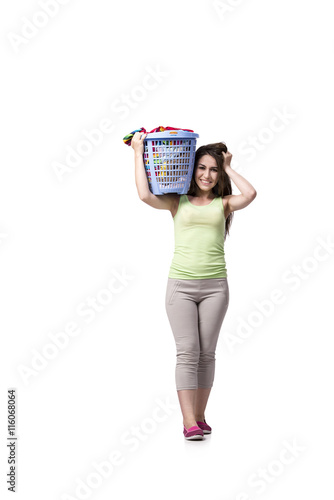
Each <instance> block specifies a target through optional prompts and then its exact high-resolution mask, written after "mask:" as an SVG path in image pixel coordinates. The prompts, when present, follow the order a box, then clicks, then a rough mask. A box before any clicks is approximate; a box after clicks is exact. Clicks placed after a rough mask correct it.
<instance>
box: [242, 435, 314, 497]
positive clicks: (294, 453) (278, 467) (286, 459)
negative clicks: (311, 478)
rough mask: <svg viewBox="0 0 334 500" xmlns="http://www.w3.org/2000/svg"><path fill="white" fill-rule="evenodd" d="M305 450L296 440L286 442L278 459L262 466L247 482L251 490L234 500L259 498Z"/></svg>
mask: <svg viewBox="0 0 334 500" xmlns="http://www.w3.org/2000/svg"><path fill="white" fill-rule="evenodd" d="M305 450H307V447H306V446H305V445H300V444H298V443H297V440H296V438H293V439H292V440H289V441H288V440H284V441H283V448H282V449H281V450H280V452H279V455H278V457H276V458H275V459H274V460H271V461H270V462H269V463H268V464H267V465H265V466H260V467H259V468H258V469H257V471H256V472H253V473H252V474H250V475H249V476H248V478H247V481H246V482H247V486H248V487H249V488H250V489H251V490H249V491H241V492H240V493H238V494H237V495H236V496H235V497H234V498H233V500H252V499H253V498H255V496H254V495H256V497H257V496H259V495H261V494H262V493H264V492H265V491H266V489H267V488H268V486H269V485H271V484H273V483H274V482H275V481H277V478H278V477H280V476H281V475H282V474H283V473H284V472H285V470H286V468H287V467H288V466H289V465H291V464H293V463H294V462H295V461H296V460H297V459H298V458H299V457H300V455H301V454H302V453H304V452H305ZM253 493H254V495H253Z"/></svg>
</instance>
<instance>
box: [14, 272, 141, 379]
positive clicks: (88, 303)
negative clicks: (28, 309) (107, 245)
mask: <svg viewBox="0 0 334 500" xmlns="http://www.w3.org/2000/svg"><path fill="white" fill-rule="evenodd" d="M111 273H112V275H113V277H112V278H111V279H110V280H109V281H108V283H107V285H106V287H104V288H101V289H100V290H99V291H98V292H97V293H96V294H95V295H93V296H91V295H90V296H88V297H87V298H86V299H85V300H84V301H81V302H80V303H79V304H78V305H77V306H76V308H75V312H76V314H77V316H78V317H79V318H82V320H81V319H79V320H77V318H74V319H72V320H70V321H67V322H66V324H65V325H64V327H63V328H62V329H61V330H58V331H56V332H52V331H51V332H48V334H47V336H48V342H47V343H44V344H43V345H42V346H41V347H39V349H36V348H35V347H34V348H32V349H31V358H30V361H29V362H28V363H25V364H23V363H20V364H19V365H17V371H18V373H19V375H20V377H21V380H22V381H23V383H24V385H25V386H27V385H29V384H30V383H31V381H32V380H35V379H36V377H37V376H38V375H39V374H40V373H41V372H44V371H45V369H46V368H47V367H48V366H49V365H50V363H51V362H54V361H55V360H56V359H58V357H59V355H60V354H61V352H63V351H64V349H66V348H67V347H68V346H69V345H70V343H71V341H72V339H73V338H76V337H78V336H79V335H80V334H81V333H82V332H83V330H84V326H85V324H86V325H89V324H91V323H92V321H94V320H95V319H96V318H97V317H98V315H99V314H101V313H103V312H104V311H105V310H106V308H107V307H109V306H110V304H111V303H112V301H113V300H114V296H115V294H120V293H122V292H124V290H125V289H126V287H127V286H128V283H129V281H131V280H133V276H129V275H128V274H127V273H126V272H125V271H124V269H123V270H122V272H121V273H119V272H118V271H116V270H112V271H111ZM80 321H83V323H82V324H80Z"/></svg>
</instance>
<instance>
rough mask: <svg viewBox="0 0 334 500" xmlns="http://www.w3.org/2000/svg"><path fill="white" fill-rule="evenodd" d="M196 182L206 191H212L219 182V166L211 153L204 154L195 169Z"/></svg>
mask: <svg viewBox="0 0 334 500" xmlns="http://www.w3.org/2000/svg"><path fill="white" fill-rule="evenodd" d="M195 182H196V184H197V186H198V187H199V189H201V190H202V191H204V192H208V191H210V190H211V189H212V188H213V187H214V186H215V185H216V184H217V182H218V167H217V163H216V160H215V159H214V158H213V157H212V156H211V155H204V156H202V157H201V158H200V159H199V161H198V164H197V168H196V170H195Z"/></svg>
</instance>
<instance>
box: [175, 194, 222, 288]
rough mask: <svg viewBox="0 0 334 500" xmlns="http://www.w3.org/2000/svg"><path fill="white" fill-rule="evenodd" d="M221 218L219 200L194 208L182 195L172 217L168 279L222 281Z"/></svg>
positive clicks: (220, 201) (215, 199)
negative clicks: (170, 257)
mask: <svg viewBox="0 0 334 500" xmlns="http://www.w3.org/2000/svg"><path fill="white" fill-rule="evenodd" d="M224 234H225V215H224V206H223V200H222V197H221V196H219V197H216V198H214V199H213V200H212V201H211V203H209V204H208V205H204V206H201V207H198V206H196V205H193V204H192V203H191V202H190V201H189V199H188V196H187V195H186V194H182V195H181V196H180V199H179V206H178V209H177V212H176V214H175V216H174V239H175V250H174V256H173V260H172V263H171V266H170V269H169V275H168V277H169V278H177V279H188V280H189V279H207V278H226V277H227V271H226V263H225V253H224Z"/></svg>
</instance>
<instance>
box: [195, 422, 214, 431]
mask: <svg viewBox="0 0 334 500" xmlns="http://www.w3.org/2000/svg"><path fill="white" fill-rule="evenodd" d="M196 424H197V425H198V427H199V428H200V429H202V431H203V434H211V431H212V428H211V427H210V425H208V424H207V423H206V422H205V420H204V422H197V421H196Z"/></svg>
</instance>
